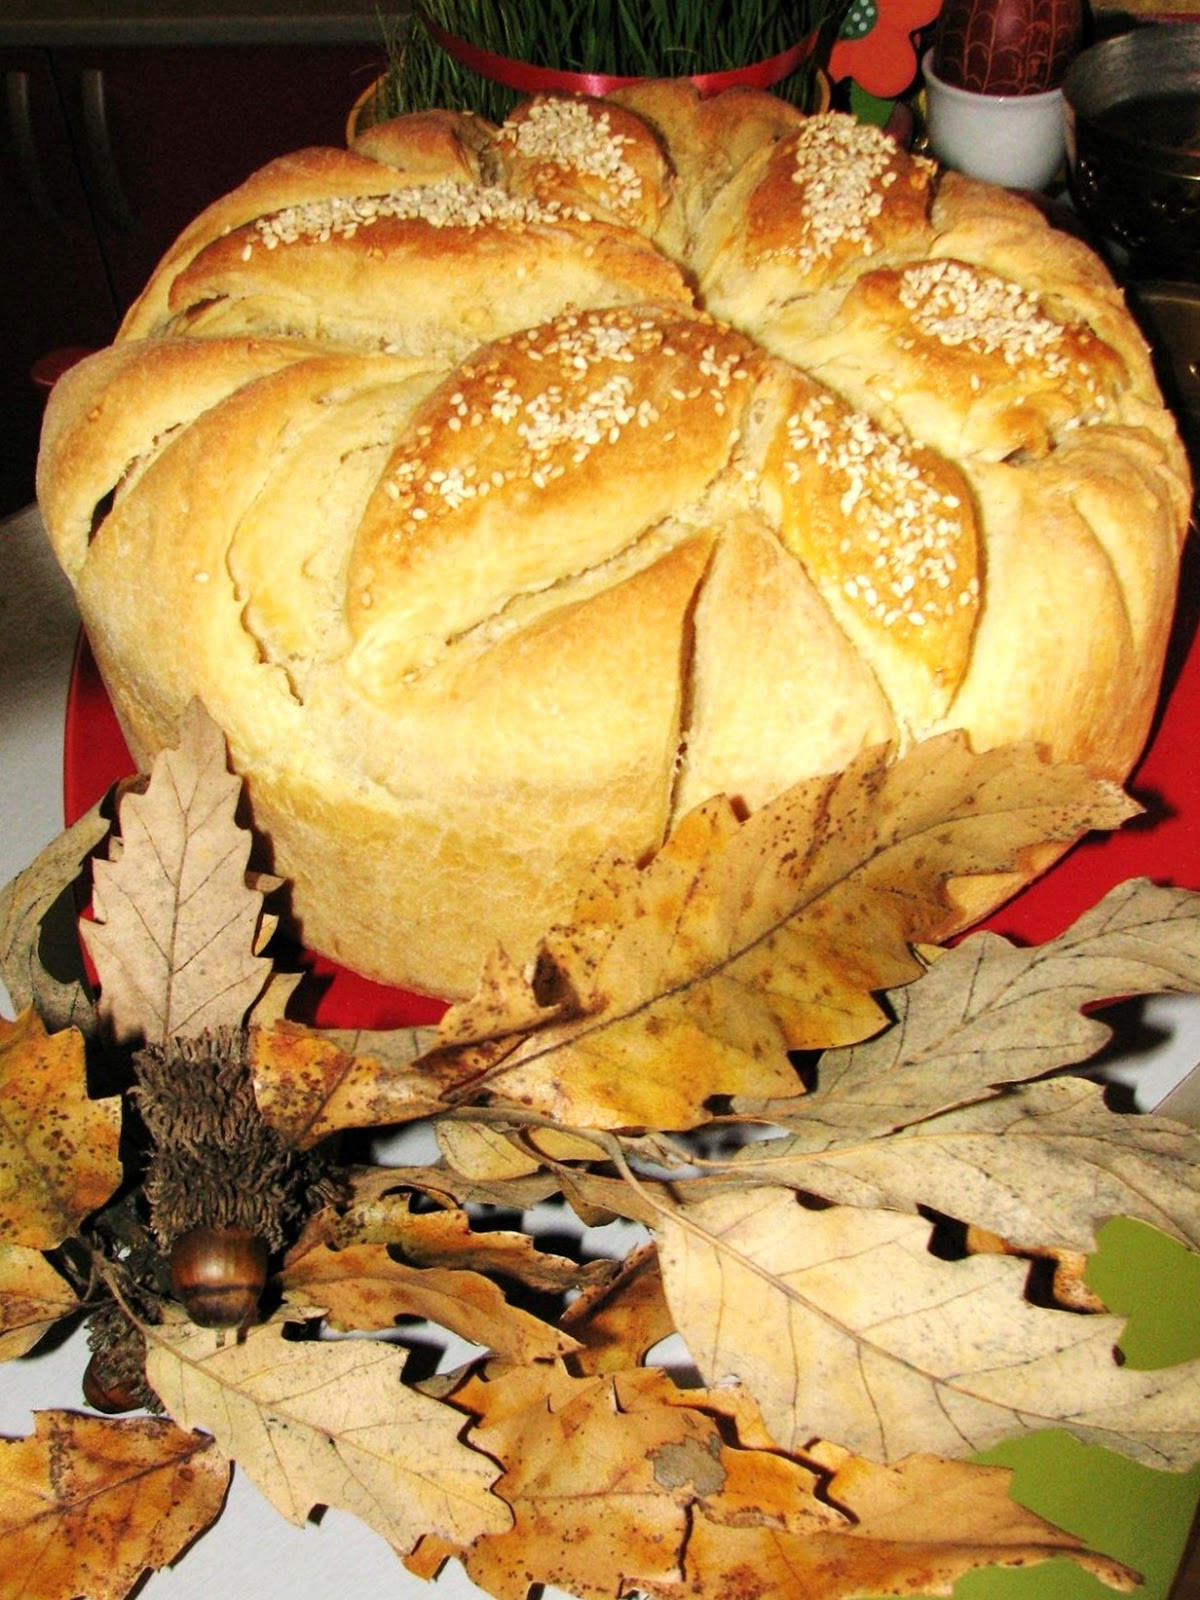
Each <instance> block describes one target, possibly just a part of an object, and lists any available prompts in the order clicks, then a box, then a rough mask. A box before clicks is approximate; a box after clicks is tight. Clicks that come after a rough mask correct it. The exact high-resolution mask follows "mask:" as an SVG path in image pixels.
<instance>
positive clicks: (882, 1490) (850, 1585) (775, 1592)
mask: <svg viewBox="0 0 1200 1600" xmlns="http://www.w3.org/2000/svg"><path fill="white" fill-rule="evenodd" d="M821 1452H824V1453H825V1454H826V1455H827V1456H828V1457H830V1458H831V1459H838V1458H839V1457H840V1459H841V1460H842V1462H843V1463H844V1464H843V1465H842V1466H841V1467H840V1469H839V1470H837V1471H836V1472H834V1474H833V1475H832V1476H831V1478H830V1479H829V1480H828V1481H827V1482H825V1483H823V1484H822V1485H821V1488H820V1493H819V1497H818V1493H817V1492H816V1489H815V1485H814V1481H813V1473H812V1467H811V1465H809V1466H805V1465H802V1464H800V1463H797V1462H794V1461H792V1460H790V1459H789V1458H788V1457H786V1456H782V1455H779V1454H776V1453H768V1452H766V1451H763V1450H754V1451H748V1450H742V1451H734V1450H725V1451H723V1453H722V1456H721V1461H722V1465H723V1466H724V1467H725V1469H726V1474H727V1475H726V1478H725V1482H724V1484H723V1486H722V1488H721V1490H720V1492H719V1493H718V1494H716V1495H712V1496H707V1497H705V1499H704V1500H703V1501H702V1502H701V1503H700V1505H698V1507H697V1510H696V1515H695V1518H694V1521H693V1525H692V1533H691V1538H690V1539H689V1541H688V1547H687V1561H686V1575H687V1578H688V1580H689V1581H688V1593H689V1594H691V1595H695V1596H697V1597H698V1600H727V1597H728V1596H729V1595H732V1594H736V1595H737V1596H738V1597H739V1600H794V1597H795V1596H797V1595H801V1594H803V1595H809V1594H811V1595H820V1597H821V1600H855V1597H857V1596H861V1595H912V1594H937V1595H948V1594H950V1592H951V1589H952V1587H953V1585H954V1583H955V1581H956V1580H957V1579H958V1578H960V1577H962V1576H963V1575H964V1574H966V1573H968V1572H973V1571H976V1570H977V1569H979V1568H980V1567H1027V1566H1031V1565H1033V1564H1034V1563H1036V1562H1041V1561H1049V1560H1052V1559H1053V1558H1055V1557H1066V1558H1069V1559H1070V1560H1072V1561H1073V1562H1074V1563H1075V1564H1076V1565H1077V1566H1079V1567H1082V1568H1083V1569H1084V1570H1085V1571H1088V1572H1090V1573H1091V1574H1092V1575H1093V1576H1094V1577H1096V1578H1099V1579H1100V1580H1101V1581H1102V1582H1103V1583H1106V1584H1107V1585H1109V1587H1111V1588H1113V1589H1118V1590H1121V1591H1123V1592H1126V1593H1128V1592H1130V1591H1131V1590H1133V1589H1135V1588H1136V1587H1137V1585H1138V1577H1137V1574H1136V1573H1134V1572H1132V1571H1131V1570H1130V1569H1129V1568H1128V1567H1125V1566H1123V1565H1122V1564H1121V1563H1119V1562H1117V1561H1113V1560H1110V1559H1109V1558H1108V1557H1106V1556H1102V1555H1098V1554H1096V1553H1095V1552H1092V1551H1089V1550H1086V1549H1085V1548H1084V1547H1083V1544H1082V1541H1080V1540H1078V1539H1076V1538H1075V1537H1074V1536H1073V1535H1071V1534H1069V1533H1065V1532H1063V1531H1062V1530H1060V1529H1057V1528H1054V1527H1052V1526H1051V1525H1050V1524H1049V1523H1047V1522H1044V1521H1043V1520H1042V1519H1041V1518H1040V1517H1037V1516H1035V1515H1034V1514H1033V1513H1032V1512H1030V1511H1026V1510H1025V1509H1024V1507H1023V1506H1021V1505H1020V1504H1018V1502H1017V1501H1015V1500H1013V1499H1012V1498H1011V1496H1010V1495H1009V1493H1008V1484H1009V1480H1010V1474H1009V1473H1008V1472H1007V1471H1006V1470H1004V1469H1001V1468H995V1467H980V1466H972V1465H968V1464H967V1463H965V1462H959V1461H943V1460H939V1459H937V1458H936V1457H931V1456H910V1457H908V1458H907V1459H906V1460H904V1461H902V1462H899V1463H897V1464H896V1465H895V1466H892V1467H881V1466H877V1465H875V1464H873V1463H871V1462H868V1461H864V1460H862V1459H861V1458H859V1457H854V1456H851V1455H850V1454H849V1453H848V1452H841V1451H833V1450H830V1449H829V1448H828V1447H825V1446H819V1447H818V1448H817V1450H816V1451H812V1452H809V1458H808V1459H809V1462H810V1463H814V1464H816V1463H818V1462H819V1461H820V1458H821ZM818 1481H819V1480H818ZM837 1512H840V1513H841V1515H840V1516H839V1515H837V1514H836V1513H837ZM651 1593H657V1594H660V1595H661V1596H662V1597H663V1600H673V1597H674V1594H675V1593H677V1591H672V1590H670V1589H669V1588H666V1587H663V1588H658V1589H651Z"/></svg>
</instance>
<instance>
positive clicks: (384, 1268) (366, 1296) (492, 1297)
mask: <svg viewBox="0 0 1200 1600" xmlns="http://www.w3.org/2000/svg"><path fill="white" fill-rule="evenodd" d="M279 1277H280V1282H281V1284H282V1286H283V1289H284V1293H285V1298H286V1300H287V1302H288V1303H289V1304H291V1305H296V1306H300V1307H303V1308H304V1311H305V1314H306V1315H307V1314H311V1312H312V1311H313V1310H319V1311H321V1312H322V1313H323V1314H324V1315H325V1318H326V1320H327V1321H328V1322H329V1324H330V1326H331V1327H333V1328H335V1329H340V1330H348V1329H358V1330H360V1331H362V1332H368V1333H373V1332H379V1331H380V1330H382V1329H385V1328H391V1327H393V1326H394V1325H395V1323H396V1322H397V1320H398V1319H399V1318H400V1317H420V1318H422V1319H423V1320H425V1321H428V1322H432V1323H435V1324H437V1326H439V1327H442V1328H448V1329H449V1330H450V1331H451V1332H452V1333H456V1334H458V1335H459V1336H460V1337H461V1338H463V1339H466V1340H468V1341H469V1342H470V1343H472V1344H477V1345H480V1346H482V1347H483V1348H484V1349H487V1350H492V1351H494V1352H495V1353H496V1354H497V1355H499V1356H503V1357H504V1358H505V1359H507V1360H510V1361H547V1360H551V1359H553V1358H554V1357H556V1356H563V1355H566V1354H567V1353H568V1352H570V1351H572V1350H574V1349H575V1348H576V1342H575V1340H574V1339H572V1338H571V1337H570V1335H569V1334H565V1333H563V1332H561V1331H560V1330H559V1329H558V1328H555V1327H554V1326H553V1325H552V1324H550V1323H548V1322H543V1321H542V1319H541V1318H540V1317H536V1316H534V1315H532V1313H530V1312H528V1311H523V1310H522V1309H521V1308H520V1307H519V1306H515V1305H511V1304H510V1303H509V1302H508V1301H507V1300H506V1299H505V1297H504V1294H503V1292H502V1291H501V1290H500V1288H499V1287H498V1286H497V1285H496V1284H495V1283H493V1282H492V1280H491V1279H490V1278H487V1277H484V1275H483V1274H482V1273H480V1272H472V1271H467V1270H463V1269H460V1268H451V1267H419V1266H412V1265H410V1264H409V1263H408V1262H406V1261H398V1260H396V1259H395V1257H394V1256H392V1255H391V1254H390V1253H389V1251H388V1248H387V1246H386V1245H381V1244H352V1245H347V1246H346V1247H345V1248H344V1249H342V1250H333V1249H330V1247H329V1246H328V1245H325V1244H318V1245H313V1246H311V1247H309V1248H307V1249H303V1250H294V1251H292V1253H291V1254H290V1256H289V1258H288V1261H287V1264H286V1265H285V1267H284V1268H283V1270H282V1272H281V1273H280V1275H279Z"/></svg>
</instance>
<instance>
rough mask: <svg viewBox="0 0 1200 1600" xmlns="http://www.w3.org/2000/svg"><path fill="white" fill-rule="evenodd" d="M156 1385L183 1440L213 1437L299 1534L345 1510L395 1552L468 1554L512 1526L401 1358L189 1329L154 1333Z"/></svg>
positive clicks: (440, 1409)
mask: <svg viewBox="0 0 1200 1600" xmlns="http://www.w3.org/2000/svg"><path fill="white" fill-rule="evenodd" d="M143 1332H144V1335H145V1338H146V1345H147V1359H146V1377H147V1380H148V1381H149V1383H150V1384H151V1386H152V1387H153V1389H154V1391H155V1393H156V1394H157V1395H158V1396H159V1398H160V1399H161V1400H162V1403H163V1405H164V1406H165V1408H166V1409H167V1411H168V1412H170V1414H171V1416H172V1417H174V1419H175V1420H176V1422H178V1423H179V1425H180V1426H181V1427H185V1428H203V1429H206V1430H207V1431H208V1432H210V1433H211V1434H212V1435H213V1436H214V1437H215V1438H216V1440H217V1443H218V1444H219V1445H220V1447H221V1449H222V1450H223V1451H224V1452H225V1454H226V1455H228V1456H229V1457H230V1458H232V1459H233V1460H235V1461H236V1462H237V1463H238V1465H239V1466H240V1467H241V1468H242V1469H243V1471H245V1473H246V1474H247V1476H248V1477H250V1478H251V1479H253V1481H254V1483H255V1484H256V1485H257V1487H258V1488H259V1489H260V1490H261V1491H262V1493H263V1494H264V1495H266V1497H267V1498H268V1499H269V1500H270V1501H271V1503H272V1504H273V1505H274V1506H275V1507H276V1509H277V1510H278V1511H279V1512H280V1513H281V1514H282V1515H283V1516H285V1517H287V1518H288V1520H289V1521H291V1522H294V1523H298V1524H299V1523H303V1522H304V1521H305V1519H306V1518H307V1517H308V1515H309V1513H310V1512H311V1511H312V1510H313V1509H314V1508H315V1507H318V1506H335V1507H338V1508H339V1509H341V1510H343V1511H347V1512H349V1513H350V1514H351V1515H353V1516H356V1517H358V1518H359V1519H360V1521H362V1522H365V1523H366V1524H367V1525H368V1526H370V1527H372V1528H374V1529H375V1531H376V1532H377V1533H380V1534H382V1536H383V1537H384V1538H385V1539H387V1540H388V1541H389V1542H390V1543H391V1544H392V1545H393V1546H394V1547H395V1548H396V1549H397V1550H398V1551H400V1552H404V1551H407V1550H410V1549H411V1548H412V1546H413V1545H414V1544H415V1543H416V1542H417V1540H418V1539H419V1538H420V1537H421V1536H422V1535H424V1534H427V1533H430V1532H432V1533H434V1534H436V1535H438V1536H439V1537H442V1538H445V1539H448V1540H452V1541H454V1542H456V1543H462V1544H467V1543H469V1542H470V1541H471V1540H472V1539H474V1538H476V1537H477V1536H478V1535H479V1534H481V1533H484V1532H488V1531H492V1532H499V1531H501V1530H502V1529H504V1528H506V1527H507V1526H508V1525H509V1522H510V1520H511V1519H510V1517H509V1513H508V1510H507V1508H506V1507H505V1505H504V1504H503V1502H502V1501H500V1500H498V1499H497V1498H496V1497H495V1496H494V1495H493V1494H492V1493H491V1486H492V1484H493V1483H494V1481H495V1479H496V1476H497V1471H496V1467H495V1465H494V1463H493V1462H491V1461H489V1460H488V1459H487V1457H486V1456H483V1455H481V1454H480V1453H479V1452H478V1451H477V1450H472V1449H471V1448H470V1447H469V1446H467V1445H466V1444H464V1443H463V1442H462V1441H461V1440H460V1439H459V1433H460V1431H461V1430H462V1427H463V1422H464V1418H463V1415H462V1413H461V1412H459V1411H457V1410H455V1409H454V1408H453V1407H451V1406H449V1405H443V1404H441V1403H440V1402H439V1401H437V1400H433V1399H431V1398H429V1397H428V1396H427V1395H423V1394H420V1393H418V1392H417V1391H416V1390H415V1389H412V1388H410V1387H409V1386H407V1385H406V1384H405V1383H404V1382H403V1381H402V1375H403V1370H404V1360H405V1357H404V1352H403V1351H400V1350H397V1349H396V1348H395V1347H394V1346H392V1345H388V1344H385V1343H380V1342H376V1341H374V1340H366V1339H347V1340H338V1341H323V1340H293V1339H288V1338H286V1337H285V1336H284V1331H283V1328H282V1327H281V1326H280V1325H279V1324H278V1323H267V1324H264V1325H262V1326H259V1327H253V1328H250V1329H248V1330H246V1332H245V1333H244V1335H242V1336H241V1337H240V1338H239V1339H238V1340H237V1341H233V1342H230V1343H225V1344H222V1343H221V1342H220V1335H217V1334H214V1333H212V1332H209V1331H207V1330H205V1329H203V1328H196V1327H193V1326H192V1325H191V1324H190V1323H164V1324H161V1325H157V1326H153V1327H149V1326H148V1327H146V1328H144V1329H143Z"/></svg>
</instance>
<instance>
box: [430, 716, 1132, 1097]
mask: <svg viewBox="0 0 1200 1600" xmlns="http://www.w3.org/2000/svg"><path fill="white" fill-rule="evenodd" d="M1136 809H1137V808H1136V807H1135V806H1134V805H1133V803H1132V802H1131V801H1129V800H1128V799H1127V798H1126V797H1125V796H1124V795H1123V794H1122V793H1121V792H1120V791H1119V790H1118V789H1117V788H1116V787H1115V786H1114V785H1112V784H1110V783H1106V782H1103V781H1100V780H1097V779H1095V778H1092V777H1090V776H1088V775H1087V774H1086V773H1085V772H1084V771H1083V770H1082V769H1080V768H1075V767H1067V766H1051V765H1047V764H1046V763H1045V762H1044V761H1043V760H1042V759H1040V757H1039V756H1038V754H1037V753H1036V752H1035V751H1034V750H1033V749H1032V748H1027V747H1024V746H1013V747H1008V748H1005V749H1003V750H995V751H991V752H988V753H986V754H984V755H975V754H973V753H972V752H971V750H970V749H969V747H968V745H967V743H966V741H965V740H964V738H963V737H962V736H961V735H959V734H948V735H945V736H943V737H940V738H936V739H932V740H929V741H927V742H925V743H922V744H919V745H917V746H916V747H915V748H914V749H913V750H912V751H910V752H909V753H908V754H907V755H906V756H904V757H903V758H902V759H900V760H899V761H896V762H895V763H889V762H888V760H887V757H886V752H883V751H878V750H877V751H872V752H868V753H866V754H865V755H864V756H862V757H861V758H860V759H859V760H857V761H856V762H855V763H854V764H852V765H851V767H850V768H849V769H848V770H847V771H845V772H844V773H841V774H838V775H836V776H833V777H830V778H821V779H813V780H810V781H808V782H805V783H801V784H798V785H797V786H796V787H795V788H794V789H791V790H789V791H788V792H787V793H786V794H784V795H782V796H780V797H779V799H777V800H776V801H774V802H772V803H771V804H770V805H768V806H766V807H764V808H763V809H762V810H761V811H758V812H756V813H754V814H753V815H751V816H750V817H749V818H747V819H746V820H745V821H744V822H739V820H738V819H737V817H736V815H735V813H734V810H733V808H732V807H731V806H730V805H729V804H728V803H727V802H726V801H723V800H720V799H718V800H713V801H710V802H707V803H706V804H705V805H702V806H700V807H698V808H697V810H696V811H694V812H692V813H691V814H690V815H689V816H688V817H686V818H685V819H684V820H683V822H682V823H681V824H680V826H679V828H678V829H677V830H676V831H675V833H674V834H673V835H672V836H671V837H670V839H668V841H667V842H666V844H665V845H664V846H663V848H662V850H661V851H660V852H659V853H658V855H657V856H655V857H654V859H653V860H652V861H651V862H650V863H649V864H648V865H647V866H646V867H644V868H642V869H640V870H639V869H637V868H635V867H634V866H633V865H632V864H630V863H627V862H621V861H616V860H607V861H604V862H602V863H600V864H599V865H598V866H597V868H596V869H595V871H594V873H593V876H592V878H591V880H590V881H589V884H588V885H587V887H586V888H585V889H584V890H583V892H582V893H581V895H580V897H579V899H578V902H577V904H576V907H575V912H574V919H573V922H572V923H571V924H570V925H568V926H564V927H560V928H557V929H554V930H552V931H551V932H550V933H549V934H548V935H547V937H546V939H545V940H544V942H543V945H542V948H541V950H540V952H539V956H538V960H537V963H536V969H535V971H534V973H533V976H532V977H531V978H526V977H525V976H522V975H519V974H516V973H515V972H513V971H509V973H508V978H507V981H506V982H505V981H502V979H501V978H499V977H497V976H496V975H495V974H489V975H488V978H487V981H486V982H485V984H484V985H483V987H482V988H481V990H480V993H479V994H478V995H477V996H476V997H475V998H474V999H473V1000H470V1001H467V1002H464V1003H462V1004H460V1005H457V1006H454V1007H452V1008H451V1010H450V1011H449V1012H448V1013H447V1014H446V1016H445V1017H444V1018H443V1020H442V1022H441V1024H440V1026H439V1035H440V1038H441V1041H442V1047H443V1054H444V1057H445V1058H446V1059H447V1060H449V1061H457V1062H458V1064H459V1065H460V1066H461V1067H462V1069H463V1070H464V1072H474V1073H476V1074H477V1081H476V1082H475V1083H474V1084H473V1085H472V1086H470V1087H469V1088H468V1089H467V1090H465V1091H463V1093H464V1094H466V1093H469V1094H472V1095H474V1096H476V1097H477V1096H479V1095H481V1094H483V1093H487V1094H490V1095H491V1096H493V1097H499V1098H503V1099H506V1100H509V1101H513V1102H517V1103H519V1104H520V1105H522V1106H523V1107H527V1108H529V1109H530V1110H532V1111H535V1112H537V1113H539V1114H541V1115H543V1116H545V1117H547V1118H550V1119H552V1120H553V1121H556V1122H558V1123H560V1124H562V1125H565V1126H573V1127H580V1128H586V1127H597V1128H629V1127H654V1128H660V1129H681V1128H688V1127H693V1126H696V1125H698V1124H700V1123H702V1122H703V1121H705V1120H707V1118H708V1116H709V1112H708V1109H707V1108H708V1105H709V1102H710V1101H711V1100H712V1098H713V1097H714V1096H748V1097H752V1098H761V1099H771V1098H774V1097H777V1096H789V1095H795V1094H797V1093H799V1092H800V1089H801V1085H800V1083H799V1081H798V1079H797V1077H796V1075H795V1073H794V1072H793V1071H792V1070H791V1068H790V1066H789V1064H788V1060H787V1051H788V1050H790V1049H823V1048H826V1047H829V1046H833V1045H839V1044H846V1043H849V1042H852V1041H855V1040H858V1039H862V1038H864V1037H866V1036H867V1035H868V1034H871V1033H874V1032H876V1031H877V1030H878V1028H879V1027H880V1025H881V1024H882V1022H883V1020H884V1017H883V1013H882V1012H881V1010H880V1009H879V1006H878V1004H877V1002H876V1000H875V999H874V997H873V996H874V992H876V991H879V990H880V989H884V988H887V987H889V986H892V985H897V984H903V983H907V982H909V981H911V980H912V979H913V978H914V977H916V976H917V975H918V972H919V971H920V966H919V963H918V962H917V960H916V957H915V956H914V954H913V951H912V946H913V944H914V943H918V942H921V941H937V940H938V939H941V938H943V937H945V936H946V935H947V934H948V933H949V932H951V931H953V929H954V928H955V926H956V924H957V923H958V921H959V920H961V913H959V912H958V911H956V909H955V907H954V904H953V901H952V897H951V891H952V884H953V880H955V879H961V878H965V877H969V876H973V875H980V874H986V875H990V874H995V873H1003V872H1007V871H1010V870H1012V869H1017V868H1020V867H1021V865H1022V864H1023V863H1024V862H1026V861H1027V860H1028V859H1029V858H1030V855H1031V852H1035V851H1036V850H1037V849H1038V848H1039V847H1042V846H1044V845H1045V844H1046V843H1047V842H1054V843H1055V844H1057V845H1065V844H1066V843H1067V842H1069V841H1070V840H1072V839H1074V838H1076V837H1078V836H1079V835H1080V834H1081V833H1083V832H1085V831H1087V830H1088V829H1089V828H1113V827H1117V826H1119V825H1120V823H1121V822H1123V821H1124V820H1126V819H1127V818H1128V817H1129V816H1130V815H1132V814H1133V813H1134V812H1135V811H1136ZM948 886H949V887H948ZM539 1008H540V1009H539Z"/></svg>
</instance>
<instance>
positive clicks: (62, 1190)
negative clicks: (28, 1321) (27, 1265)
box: [0, 1010, 121, 1250]
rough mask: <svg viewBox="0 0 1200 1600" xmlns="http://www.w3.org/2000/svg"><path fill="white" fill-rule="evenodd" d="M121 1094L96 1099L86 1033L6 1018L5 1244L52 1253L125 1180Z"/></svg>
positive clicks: (2, 1106)
mask: <svg viewBox="0 0 1200 1600" xmlns="http://www.w3.org/2000/svg"><path fill="white" fill-rule="evenodd" d="M120 1132H121V1099H120V1096H119V1095H112V1096H109V1097H106V1098H104V1099H101V1100H92V1099H89V1097H88V1092H87V1077H86V1069H85V1063H84V1045H83V1036H82V1035H81V1034H79V1033H77V1032H76V1031H75V1029H73V1028H68V1029H66V1030H65V1031H64V1032H62V1033H54V1034H50V1033H47V1032H46V1029H45V1027H44V1025H43V1023H42V1021H41V1019H40V1017H38V1016H37V1014H36V1013H35V1012H34V1011H32V1010H26V1011H23V1012H22V1013H21V1014H20V1016H18V1017H17V1018H16V1020H15V1021H14V1022H7V1021H5V1020H4V1018H0V1244H19V1245H26V1246H28V1247H29V1248H31V1249H34V1250H51V1249H53V1248H54V1246H55V1245H58V1244H61V1243H62V1241H63V1240H64V1239H66V1238H67V1237H68V1236H69V1235H71V1234H72V1233H74V1232H75V1231H76V1229H77V1228H78V1226H79V1224H80V1223H81V1222H82V1221H83V1219H84V1217H86V1216H88V1215H89V1213H90V1212H92V1211H95V1210H96V1209H97V1207H99V1206H102V1205H103V1204H104V1202H105V1201H106V1200H107V1199H108V1198H109V1197H110V1195H112V1193H113V1191H114V1190H115V1189H116V1187H117V1185H118V1184H119V1183H120V1181H121V1163H120V1160H119V1159H118V1155H117V1145H118V1140H119V1138H120Z"/></svg>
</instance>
